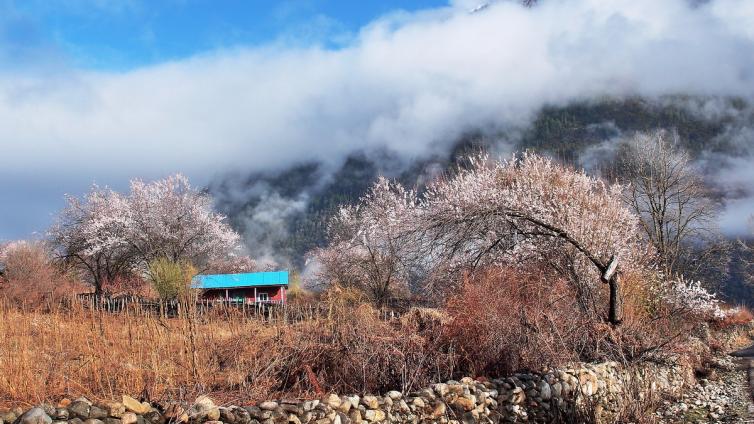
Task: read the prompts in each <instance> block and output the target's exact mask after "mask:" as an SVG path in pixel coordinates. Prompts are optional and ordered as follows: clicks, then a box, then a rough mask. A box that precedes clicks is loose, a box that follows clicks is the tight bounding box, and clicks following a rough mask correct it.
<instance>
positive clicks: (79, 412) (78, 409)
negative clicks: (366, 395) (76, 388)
mask: <svg viewBox="0 0 754 424" xmlns="http://www.w3.org/2000/svg"><path fill="white" fill-rule="evenodd" d="M89 408H91V406H90V405H89V403H87V402H84V401H82V400H78V399H77V400H74V401H73V402H71V404H70V405H68V412H70V413H71V414H72V415H73V416H75V417H76V418H81V419H82V420H85V419H87V418H89Z"/></svg>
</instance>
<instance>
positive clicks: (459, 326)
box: [444, 268, 596, 376]
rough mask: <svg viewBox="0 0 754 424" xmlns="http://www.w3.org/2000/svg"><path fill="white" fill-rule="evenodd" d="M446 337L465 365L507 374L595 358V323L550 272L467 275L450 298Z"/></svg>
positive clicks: (492, 271) (473, 370) (477, 371)
mask: <svg viewBox="0 0 754 424" xmlns="http://www.w3.org/2000/svg"><path fill="white" fill-rule="evenodd" d="M446 309H447V312H448V314H449V316H450V322H449V323H448V325H447V326H446V327H445V332H444V339H445V340H446V341H447V343H450V344H453V345H455V347H456V349H458V352H459V354H460V355H461V358H460V361H461V363H460V365H461V368H462V369H463V370H465V371H467V372H469V373H472V374H475V375H481V374H484V375H491V376H495V375H501V374H508V373H511V372H513V371H517V370H520V369H535V370H536V369H540V368H541V367H546V366H553V365H559V364H562V363H564V362H568V361H575V360H579V359H584V358H590V357H592V356H593V355H594V350H595V344H596V342H595V336H596V334H595V325H594V323H593V322H591V321H589V320H588V318H587V315H586V314H585V313H582V312H580V310H579V308H578V305H577V304H576V301H575V296H574V293H573V290H572V289H571V288H570V287H569V285H568V284H567V282H566V281H565V280H564V279H561V278H556V277H554V276H552V275H550V274H548V273H546V272H543V271H540V270H535V269H528V270H519V269H513V268H506V269H490V270H487V271H485V272H480V273H477V274H476V275H475V276H474V277H468V278H466V279H465V281H464V284H463V287H462V289H461V291H460V293H458V294H457V295H455V296H453V297H451V298H450V300H449V301H448V303H447V307H446Z"/></svg>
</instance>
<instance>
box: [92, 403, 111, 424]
mask: <svg viewBox="0 0 754 424" xmlns="http://www.w3.org/2000/svg"><path fill="white" fill-rule="evenodd" d="M106 417H107V411H105V410H104V409H102V408H100V407H98V406H91V407H90V408H89V418H91V419H93V420H99V419H100V418H106ZM90 424H96V423H90Z"/></svg>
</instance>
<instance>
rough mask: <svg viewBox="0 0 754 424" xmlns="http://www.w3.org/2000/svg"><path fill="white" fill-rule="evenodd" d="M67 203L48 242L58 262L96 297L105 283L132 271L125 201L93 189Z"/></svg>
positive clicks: (119, 196)
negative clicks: (82, 280)
mask: <svg viewBox="0 0 754 424" xmlns="http://www.w3.org/2000/svg"><path fill="white" fill-rule="evenodd" d="M67 203H68V204H67V206H66V207H65V209H63V210H62V211H61V212H60V214H59V216H58V218H57V221H56V222H55V223H54V224H53V226H52V228H51V229H50V231H49V238H50V242H51V244H52V245H53V246H54V247H55V248H56V250H57V252H58V255H59V257H60V259H62V260H63V262H64V263H65V264H67V265H69V266H71V267H73V268H74V269H78V270H79V271H81V272H82V274H83V275H85V276H86V277H87V278H86V279H87V280H89V282H90V283H92V285H93V286H94V290H95V292H96V293H100V292H101V291H102V285H103V283H104V282H105V281H108V280H112V279H115V278H116V277H117V276H120V275H123V274H127V273H129V272H130V271H131V270H132V268H133V264H134V252H133V249H132V248H131V244H130V243H129V240H128V235H129V232H130V227H131V211H130V206H129V202H128V199H127V198H125V197H124V196H122V195H120V194H118V193H116V192H114V191H112V190H109V189H102V188H100V187H98V186H96V185H95V186H93V187H92V189H91V191H90V192H89V193H88V194H86V195H85V196H84V198H82V199H78V198H76V197H73V196H68V197H67Z"/></svg>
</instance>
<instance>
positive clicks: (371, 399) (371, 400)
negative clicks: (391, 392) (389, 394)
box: [361, 395, 380, 409]
mask: <svg viewBox="0 0 754 424" xmlns="http://www.w3.org/2000/svg"><path fill="white" fill-rule="evenodd" d="M361 403H363V404H364V406H366V407H367V408H369V409H377V408H379V407H380V401H379V400H377V397H376V396H371V395H366V396H364V397H363V398H361Z"/></svg>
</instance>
